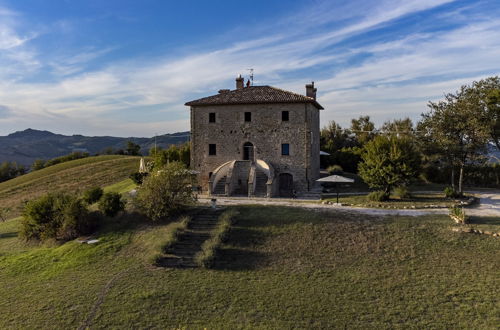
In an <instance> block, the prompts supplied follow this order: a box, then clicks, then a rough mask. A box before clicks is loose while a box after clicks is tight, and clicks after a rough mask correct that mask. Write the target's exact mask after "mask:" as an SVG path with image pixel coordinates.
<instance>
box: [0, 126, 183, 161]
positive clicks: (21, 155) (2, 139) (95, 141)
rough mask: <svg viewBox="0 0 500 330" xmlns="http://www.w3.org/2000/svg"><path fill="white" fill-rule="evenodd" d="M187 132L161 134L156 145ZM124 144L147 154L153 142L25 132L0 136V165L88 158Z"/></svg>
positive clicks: (176, 141) (174, 140)
mask: <svg viewBox="0 0 500 330" xmlns="http://www.w3.org/2000/svg"><path fill="white" fill-rule="evenodd" d="M188 139H189V132H179V133H173V134H164V135H159V136H157V137H156V144H157V146H159V147H162V148H166V147H168V146H170V145H172V144H179V143H184V142H186V141H188ZM127 141H132V142H134V143H137V144H139V145H140V146H141V152H142V153H143V154H147V153H148V151H149V149H150V148H151V147H153V146H154V143H155V138H138V137H128V138H122V137H113V136H83V135H71V136H67V135H61V134H54V133H52V132H48V131H39V130H34V129H27V130H24V131H21V132H15V133H12V134H9V135H8V136H0V163H1V162H3V161H15V162H18V163H20V164H23V165H25V166H30V165H31V164H32V163H33V161H35V159H50V158H55V157H59V156H63V155H67V154H69V153H71V152H73V151H83V152H88V153H90V154H96V153H103V152H104V150H105V149H107V148H113V150H118V149H124V148H125V145H126V143H127Z"/></svg>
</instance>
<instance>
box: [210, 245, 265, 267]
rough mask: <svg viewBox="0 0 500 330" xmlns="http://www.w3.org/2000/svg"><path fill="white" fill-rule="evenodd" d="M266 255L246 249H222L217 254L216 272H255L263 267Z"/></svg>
mask: <svg viewBox="0 0 500 330" xmlns="http://www.w3.org/2000/svg"><path fill="white" fill-rule="evenodd" d="M265 260H266V255H265V254H263V253H261V252H257V251H253V250H246V249H235V248H224V249H221V250H219V251H218V252H217V259H216V262H215V265H214V269H216V270H231V271H240V270H255V269H258V268H261V267H262V266H264V264H265Z"/></svg>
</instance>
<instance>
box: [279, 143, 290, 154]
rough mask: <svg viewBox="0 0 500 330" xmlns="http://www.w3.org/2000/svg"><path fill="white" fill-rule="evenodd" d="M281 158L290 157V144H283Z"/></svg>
mask: <svg viewBox="0 0 500 330" xmlns="http://www.w3.org/2000/svg"><path fill="white" fill-rule="evenodd" d="M285 146H286V147H285ZM285 151H286V153H285ZM281 156H290V143H282V144H281Z"/></svg>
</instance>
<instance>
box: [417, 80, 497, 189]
mask: <svg viewBox="0 0 500 330" xmlns="http://www.w3.org/2000/svg"><path fill="white" fill-rule="evenodd" d="M428 106H429V108H430V112H428V113H424V114H422V120H421V121H420V122H419V124H418V131H419V137H420V141H422V142H423V144H424V145H426V149H427V150H430V151H431V152H432V153H435V154H439V155H440V158H441V159H442V160H443V161H444V162H445V163H448V164H449V165H450V166H451V169H452V171H451V182H452V187H453V189H454V190H455V191H456V188H455V167H458V168H459V173H460V174H459V180H458V193H459V194H462V193H463V181H464V170H465V166H466V165H468V164H472V163H477V162H478V161H480V160H481V156H482V155H483V154H484V153H485V151H486V145H487V142H488V139H489V137H490V136H491V127H488V125H485V117H484V116H483V115H482V113H483V111H482V105H481V98H480V95H479V94H478V93H474V92H471V90H470V88H469V87H468V86H462V87H461V89H460V90H459V91H458V92H456V93H454V94H452V93H450V94H446V95H445V99H444V100H442V101H439V102H429V104H428Z"/></svg>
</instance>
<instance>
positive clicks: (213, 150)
mask: <svg viewBox="0 0 500 330" xmlns="http://www.w3.org/2000/svg"><path fill="white" fill-rule="evenodd" d="M208 154H209V155H210V156H215V155H217V145H215V144H209V145H208Z"/></svg>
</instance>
